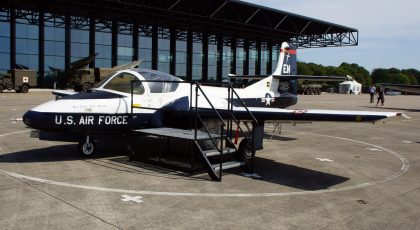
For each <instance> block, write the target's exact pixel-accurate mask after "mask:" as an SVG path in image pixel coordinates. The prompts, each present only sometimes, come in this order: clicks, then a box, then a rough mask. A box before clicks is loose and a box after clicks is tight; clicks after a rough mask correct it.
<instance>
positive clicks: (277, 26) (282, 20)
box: [274, 15, 288, 30]
mask: <svg viewBox="0 0 420 230" xmlns="http://www.w3.org/2000/svg"><path fill="white" fill-rule="evenodd" d="M287 17H288V15H284V17H283V19H281V21H280V22H279V23H277V25H276V27H274V29H275V30H277V29H278V28H279V27H280V26H281V24H283V22H284V20H286V18H287Z"/></svg>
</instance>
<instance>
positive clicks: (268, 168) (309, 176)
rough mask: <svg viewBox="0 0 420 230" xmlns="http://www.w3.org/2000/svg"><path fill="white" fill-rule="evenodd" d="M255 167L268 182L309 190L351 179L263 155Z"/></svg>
mask: <svg viewBox="0 0 420 230" xmlns="http://www.w3.org/2000/svg"><path fill="white" fill-rule="evenodd" d="M255 169H256V170H255V171H256V173H257V174H258V175H260V176H261V177H262V178H263V180H264V181H266V182H270V183H275V184H279V185H283V186H287V187H293V188H297V189H302V190H307V191H314V190H320V189H327V188H329V187H331V186H334V185H337V184H341V183H344V182H345V181H347V180H349V179H350V178H347V177H343V176H339V175H334V174H330V173H325V172H320V171H316V170H313V169H307V168H302V167H299V166H295V165H290V164H284V163H280V162H276V161H273V160H271V159H266V158H261V157H257V158H256V159H255Z"/></svg>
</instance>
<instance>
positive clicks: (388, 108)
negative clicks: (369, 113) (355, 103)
mask: <svg viewBox="0 0 420 230" xmlns="http://www.w3.org/2000/svg"><path fill="white" fill-rule="evenodd" d="M360 107H361V108H369V109H373V108H375V109H383V110H401V111H406V112H413V113H419V112H420V109H411V108H390V107H379V106H378V107H376V106H360Z"/></svg>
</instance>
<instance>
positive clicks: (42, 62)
mask: <svg viewBox="0 0 420 230" xmlns="http://www.w3.org/2000/svg"><path fill="white" fill-rule="evenodd" d="M38 31H39V32H38V33H39V40H38V46H39V47H38V48H39V55H38V62H39V67H38V68H39V81H38V87H45V85H44V77H45V76H44V75H45V13H44V11H43V10H40V11H39V27H38Z"/></svg>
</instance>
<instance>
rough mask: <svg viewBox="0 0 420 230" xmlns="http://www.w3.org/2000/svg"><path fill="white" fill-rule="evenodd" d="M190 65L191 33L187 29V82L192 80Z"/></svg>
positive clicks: (191, 54)
mask: <svg viewBox="0 0 420 230" xmlns="http://www.w3.org/2000/svg"><path fill="white" fill-rule="evenodd" d="M192 63H193V31H192V30H191V29H188V34H187V79H186V80H187V81H191V80H192V75H193V73H192V72H193V70H192Z"/></svg>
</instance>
